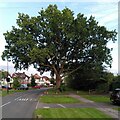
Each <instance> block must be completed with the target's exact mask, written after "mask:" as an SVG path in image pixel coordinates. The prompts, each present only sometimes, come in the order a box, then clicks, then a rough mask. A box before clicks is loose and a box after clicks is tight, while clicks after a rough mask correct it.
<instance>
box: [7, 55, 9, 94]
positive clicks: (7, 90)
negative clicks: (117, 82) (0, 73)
mask: <svg viewBox="0 0 120 120" xmlns="http://www.w3.org/2000/svg"><path fill="white" fill-rule="evenodd" d="M8 71H9V70H8V57H7V78H6V81H7V93H9V85H8V82H9V78H8Z"/></svg>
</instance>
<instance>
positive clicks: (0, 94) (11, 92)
mask: <svg viewBox="0 0 120 120" xmlns="http://www.w3.org/2000/svg"><path fill="white" fill-rule="evenodd" d="M24 91H26V90H13V89H12V90H9V93H7V90H2V91H0V96H2V97H3V96H6V95H9V94H13V93H15V92H24Z"/></svg>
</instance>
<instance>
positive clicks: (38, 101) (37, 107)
mask: <svg viewBox="0 0 120 120" xmlns="http://www.w3.org/2000/svg"><path fill="white" fill-rule="evenodd" d="M38 104H39V100H38V102H37V105H36V107H35V108H36V109H37V108H38Z"/></svg>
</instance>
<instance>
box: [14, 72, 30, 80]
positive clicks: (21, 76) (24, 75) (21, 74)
mask: <svg viewBox="0 0 120 120" xmlns="http://www.w3.org/2000/svg"><path fill="white" fill-rule="evenodd" d="M15 77H18V78H21V79H25V78H26V77H27V78H30V77H29V76H28V75H26V74H25V72H23V73H19V72H18V73H13V74H12V78H15Z"/></svg>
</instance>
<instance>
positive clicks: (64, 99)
mask: <svg viewBox="0 0 120 120" xmlns="http://www.w3.org/2000/svg"><path fill="white" fill-rule="evenodd" d="M39 100H40V102H44V103H79V102H80V101H79V100H77V99H75V98H71V97H68V96H64V95H45V96H41V97H40V98H39Z"/></svg>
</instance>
